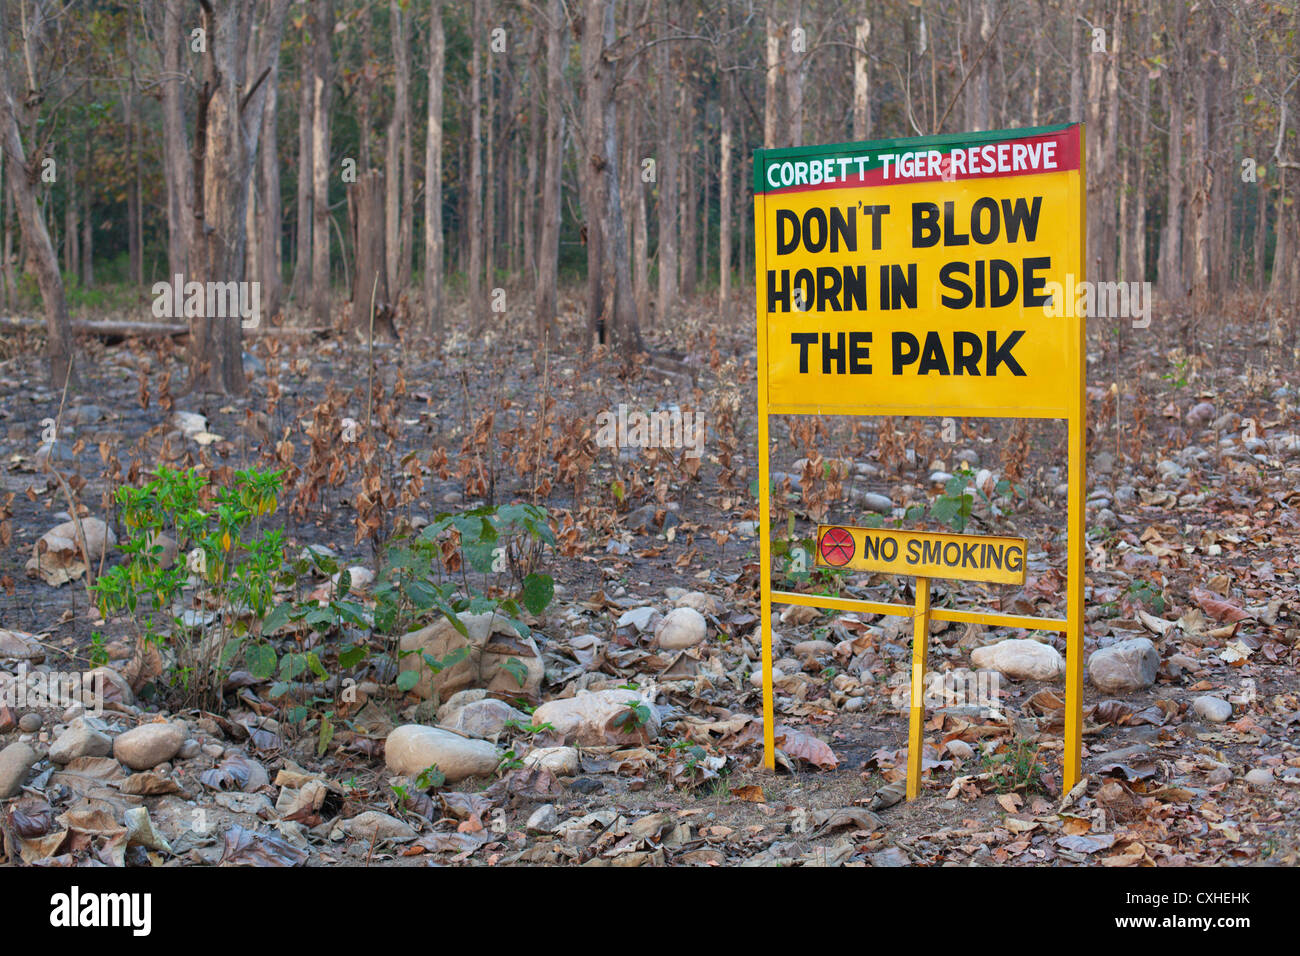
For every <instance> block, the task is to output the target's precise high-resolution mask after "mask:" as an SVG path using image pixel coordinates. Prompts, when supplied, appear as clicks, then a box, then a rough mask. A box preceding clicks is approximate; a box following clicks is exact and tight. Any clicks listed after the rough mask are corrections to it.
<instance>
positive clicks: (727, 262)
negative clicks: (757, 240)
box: [718, 79, 862, 322]
mask: <svg viewBox="0 0 1300 956" xmlns="http://www.w3.org/2000/svg"><path fill="white" fill-rule="evenodd" d="M855 94H856V87H855ZM720 110H721V114H722V115H721V117H720V119H721V120H722V133H721V136H720V142H719V149H720V150H721V155H720V156H719V158H718V313H719V316H720V318H721V319H722V321H723V322H726V321H728V320H729V319H730V318H731V82H730V80H729V79H723V81H722V102H721V106H720ZM860 132H861V129H860V127H859V124H858V114H857V111H856V108H855V111H854V119H853V135H854V137H855V138H859V139H860V138H862V137H861V136H860V135H859V134H860Z"/></svg>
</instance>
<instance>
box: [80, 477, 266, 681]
mask: <svg viewBox="0 0 1300 956" xmlns="http://www.w3.org/2000/svg"><path fill="white" fill-rule="evenodd" d="M280 489H281V472H278V471H275V472H259V471H251V470H250V471H237V472H235V474H234V480H233V481H232V482H231V484H230V485H228V486H219V487H214V488H209V487H208V479H207V477H206V476H204V475H200V474H198V473H197V472H195V471H194V470H193V469H186V470H184V471H174V470H172V469H168V468H165V467H164V468H160V469H159V470H158V473H157V476H156V477H155V478H154V479H153V480H152V481H149V482H148V483H146V484H145V485H143V486H141V487H139V488H136V487H133V486H129V485H127V486H123V487H122V488H119V489H118V492H117V495H116V503H117V508H118V517H119V519H120V521H121V523H122V526H123V528H124V529H125V532H126V536H125V540H124V543H123V544H122V546H121V550H122V552H123V553H124V554H125V555H126V561H124V562H123V563H121V564H119V565H116V566H115V567H113V568H111V569H109V570H108V571H107V572H105V573H104V574H103V575H101V576H100V578H99V579H98V580H97V581H96V582H95V584H94V585H93V586H92V593H94V595H95V599H96V602H97V603H98V606H99V611H100V614H101V615H102V616H104V617H105V618H107V617H108V616H109V615H110V614H112V613H115V612H125V614H126V616H127V618H128V621H129V623H130V627H132V628H133V629H134V631H135V635H136V640H137V646H138V648H143V646H144V645H145V644H147V643H153V644H156V645H159V646H163V645H168V644H170V645H171V646H172V649H173V650H174V651H175V654H176V662H175V664H174V666H173V667H172V669H171V673H170V675H169V677H170V683H171V686H172V687H173V688H177V687H179V688H180V690H181V691H183V696H184V697H186V698H187V699H188V698H193V699H195V701H196V702H197V703H199V704H201V705H205V706H212V705H214V704H215V703H216V701H217V699H219V697H220V692H221V684H222V681H223V679H224V674H225V672H226V671H227V669H228V668H229V667H231V666H233V664H234V662H235V660H237V658H238V656H239V652H240V650H241V649H244V646H245V644H246V643H248V638H249V637H250V635H251V625H252V624H253V623H254V622H256V621H260V620H261V619H262V618H263V616H264V615H265V614H266V613H267V611H268V609H269V608H270V605H271V601H272V597H273V594H274V590H275V585H276V582H277V576H278V575H279V574H280V572H281V569H282V565H283V560H284V548H283V533H282V531H281V530H279V529H263V528H262V527H261V524H262V519H263V518H264V517H266V516H268V515H270V514H273V513H274V512H275V510H276V507H277V504H278V496H279V492H280ZM163 535H167V536H170V538H171V539H172V541H173V542H174V543H175V547H176V558H175V560H172V561H170V562H167V561H165V560H164V558H165V556H166V555H165V548H164V544H163V541H162V537H163ZM191 588H192V589H193V593H192V595H191V594H187V591H188V590H189V589H191ZM186 605H188V607H186ZM187 609H193V610H195V611H196V612H197V613H200V614H201V613H202V612H203V611H204V610H207V609H211V620H210V624H211V627H210V628H205V627H204V625H203V623H202V622H200V623H199V624H197V625H191V624H187V623H186V620H185V615H184V612H185V611H186V610H187ZM196 632H197V633H198V634H199V635H201V636H200V637H197V638H196V637H195V634H196ZM249 646H250V647H256V644H255V643H254V644H251V645H249ZM245 653H246V654H251V657H250V659H249V665H250V670H251V669H252V667H253V665H254V664H255V663H256V662H257V661H259V660H263V661H264V660H265V653H264V652H262V651H259V650H251V651H246V652H245Z"/></svg>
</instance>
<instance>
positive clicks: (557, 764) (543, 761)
mask: <svg viewBox="0 0 1300 956" xmlns="http://www.w3.org/2000/svg"><path fill="white" fill-rule="evenodd" d="M524 766H525V767H540V768H542V769H543V770H549V771H550V772H551V773H553V774H555V775H556V776H557V777H572V776H576V775H577V773H578V771H579V770H580V769H581V768H582V764H581V761H580V760H579V758H578V751H577V750H576V749H574V748H573V747H539V748H537V749H536V750H530V751H529V752H528V755H527V756H526V757H524Z"/></svg>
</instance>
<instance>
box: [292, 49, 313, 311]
mask: <svg viewBox="0 0 1300 956" xmlns="http://www.w3.org/2000/svg"><path fill="white" fill-rule="evenodd" d="M307 32H308V35H310V27H309V28H308V30H307ZM300 57H301V61H302V62H301V63H300V64H299V65H298V84H299V87H298V190H297V193H298V195H297V205H296V208H295V216H294V218H295V230H296V235H295V239H294V264H293V280H292V281H291V282H290V284H289V298H291V299H292V300H293V301H294V302H296V303H298V304H299V305H301V304H302V303H303V300H304V299H306V298H308V297H309V294H310V291H311V285H312V283H311V229H312V208H311V203H312V173H311V171H312V155H311V104H312V95H313V87H314V83H313V82H312V74H313V73H314V67H313V65H312V56H311V46H310V44H309V42H306V41H304V42H303V44H302V52H301V53H300Z"/></svg>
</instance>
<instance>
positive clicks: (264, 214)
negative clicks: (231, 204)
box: [258, 57, 284, 318]
mask: <svg viewBox="0 0 1300 956" xmlns="http://www.w3.org/2000/svg"><path fill="white" fill-rule="evenodd" d="M264 84H265V86H266V106H265V107H264V108H263V112H262V143H261V154H260V156H259V161H258V165H259V166H260V167H261V176H260V185H261V187H262V188H261V196H262V198H261V201H260V202H259V203H258V213H259V217H258V220H259V229H258V232H259V233H260V236H259V249H260V253H261V266H260V268H259V269H258V276H259V278H260V279H261V282H262V311H263V313H264V314H265V315H266V316H267V318H270V317H271V316H273V315H275V314H276V313H277V312H279V311H280V306H281V304H282V303H283V301H284V279H283V277H282V276H281V267H282V263H283V261H284V257H283V255H282V253H281V246H280V244H281V242H282V241H283V236H282V232H283V229H284V226H283V222H284V213H283V207H282V204H281V200H280V155H279V136H278V135H277V126H278V123H279V106H280V95H279V88H280V58H279V57H276V58H275V60H274V61H272V64H271V74H270V76H268V77H267V78H266V80H265V81H264Z"/></svg>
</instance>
